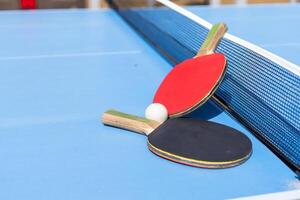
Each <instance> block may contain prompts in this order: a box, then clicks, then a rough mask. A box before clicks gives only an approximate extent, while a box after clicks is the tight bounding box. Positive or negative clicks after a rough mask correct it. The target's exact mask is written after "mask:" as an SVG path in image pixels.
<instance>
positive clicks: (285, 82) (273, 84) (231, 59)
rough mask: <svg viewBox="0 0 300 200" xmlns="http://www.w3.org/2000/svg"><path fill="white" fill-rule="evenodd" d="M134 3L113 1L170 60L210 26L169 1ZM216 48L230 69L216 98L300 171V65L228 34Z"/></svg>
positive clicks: (189, 49)
mask: <svg viewBox="0 0 300 200" xmlns="http://www.w3.org/2000/svg"><path fill="white" fill-rule="evenodd" d="M134 2H135V1H133V0H131V1H128V0H127V1H126V0H123V1H122V0H111V1H109V3H110V4H111V5H112V6H113V7H114V8H115V9H116V10H117V12H118V13H119V14H120V15H121V16H122V17H123V18H124V19H125V20H126V21H127V22H128V23H129V24H130V25H131V26H132V27H133V28H134V29H135V30H136V31H138V32H139V33H140V34H141V35H143V36H144V38H146V40H147V41H148V42H150V43H151V44H152V45H153V46H154V47H155V48H156V49H157V50H158V51H159V52H160V53H161V54H162V55H163V56H164V57H165V58H167V60H168V61H170V62H171V63H173V64H176V63H179V62H181V61H183V60H185V59H187V58H191V57H193V56H194V55H195V54H196V52H197V51H198V49H199V47H200V46H201V44H202V43H203V41H204V39H205V37H206V34H207V33H208V30H209V28H210V24H209V23H208V22H206V21H204V20H203V19H201V18H198V17H197V16H195V15H193V14H192V13H189V11H187V10H185V9H183V8H181V7H179V6H177V5H175V4H173V3H171V2H169V1H165V0H158V1H152V5H150V6H148V7H136V6H132V5H134ZM139 2H140V3H141V1H139ZM159 2H160V3H159ZM162 4H165V5H162ZM229 28H230V27H229ZM243 43H245V45H244V44H243ZM216 52H221V53H223V54H225V56H226V58H227V68H228V69H227V73H226V76H225V78H224V80H223V82H222V84H221V86H220V88H219V89H218V90H217V91H216V93H215V97H216V98H217V99H219V101H221V102H222V103H223V104H225V105H226V107H227V108H228V109H229V110H230V112H232V113H233V114H234V116H236V117H238V118H239V120H240V121H241V122H243V123H244V124H245V125H246V126H248V127H250V128H251V129H252V130H254V132H255V134H256V136H257V137H258V138H259V139H260V140H262V141H263V142H264V143H265V144H267V146H268V147H270V148H271V149H272V150H273V151H274V152H275V153H276V154H277V155H278V156H279V157H280V158H281V159H283V160H284V161H285V162H286V163H287V164H288V165H289V166H290V167H292V168H293V169H294V170H299V169H300V72H299V70H300V68H298V66H295V65H293V64H291V63H289V62H287V61H285V60H283V59H281V58H279V57H277V56H274V55H272V54H270V53H269V52H266V51H265V50H262V49H260V48H258V47H256V46H254V45H252V44H249V43H247V42H244V41H242V40H241V39H239V38H236V37H234V36H232V35H229V34H226V36H225V37H224V38H223V39H222V41H221V42H220V44H219V45H218V47H217V49H216ZM270 57H271V58H270Z"/></svg>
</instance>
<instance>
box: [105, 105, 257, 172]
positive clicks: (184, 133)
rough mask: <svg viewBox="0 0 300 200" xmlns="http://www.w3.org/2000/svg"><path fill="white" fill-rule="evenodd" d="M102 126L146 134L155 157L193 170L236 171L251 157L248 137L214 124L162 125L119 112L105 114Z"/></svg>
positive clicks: (194, 121)
mask: <svg viewBox="0 0 300 200" xmlns="http://www.w3.org/2000/svg"><path fill="white" fill-rule="evenodd" d="M102 122H103V123H104V124H106V125H110V126H114V127H119V128H123V129H127V130H131V131H134V132H138V133H142V134H145V135H147V137H148V148H149V149H150V151H152V152H153V153H154V154H156V155H158V156H160V157H163V158H165V159H168V160H171V161H174V162H177V163H181V164H186V165H190V166H195V167H202V168H227V167H233V166H236V165H239V164H241V163H243V162H245V161H246V160H247V159H248V158H249V157H250V155H251V153H252V143H251V141H250V140H249V138H248V137H247V136H246V135H244V134H243V133H241V132H239V131H237V130H235V129H233V128H230V127H228V126H225V125H222V124H218V123H214V122H208V121H202V120H197V119H188V118H174V119H168V120H166V121H165V122H163V123H162V124H160V123H158V122H156V121H154V120H149V119H146V118H141V117H137V116H133V115H129V114H126V113H122V112H118V111H116V110H108V111H106V112H105V113H104V114H103V116H102Z"/></svg>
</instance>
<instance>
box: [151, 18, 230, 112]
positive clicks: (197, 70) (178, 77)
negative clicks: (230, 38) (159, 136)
mask: <svg viewBox="0 0 300 200" xmlns="http://www.w3.org/2000/svg"><path fill="white" fill-rule="evenodd" d="M226 31H227V26H226V25H225V24H223V23H218V24H215V25H214V26H213V27H212V28H211V30H210V32H209V33H208V35H207V38H206V40H205V41H204V43H203V44H202V46H201V48H200V50H199V52H198V54H197V55H196V56H195V57H194V58H191V59H188V60H185V61H183V62H182V63H180V64H178V65H176V66H175V67H174V68H173V69H172V70H171V71H170V72H169V74H168V75H167V76H166V77H165V79H164V80H163V81H162V83H161V84H160V86H159V88H158V89H157V91H156V94H155V96H154V99H153V103H160V104H162V105H164V106H165V107H166V108H167V110H168V115H169V117H180V116H183V115H185V114H187V113H189V112H192V111H193V110H195V109H196V108H198V107H199V106H201V105H202V104H204V103H205V102H206V101H207V100H208V99H209V98H210V97H211V96H212V95H213V93H214V92H215V91H216V89H217V88H218V86H219V85H220V83H221V81H222V79H223V77H224V75H225V71H226V58H225V56H224V55H223V54H221V53H214V52H213V51H214V50H215V48H216V46H217V45H218V43H219V41H220V40H221V39H222V37H223V35H224V34H225V32H226Z"/></svg>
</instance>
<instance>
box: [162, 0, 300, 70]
mask: <svg viewBox="0 0 300 200" xmlns="http://www.w3.org/2000/svg"><path fill="white" fill-rule="evenodd" d="M156 1H158V2H160V3H162V4H164V5H165V6H168V7H170V8H172V9H173V10H175V11H176V12H178V13H180V14H182V15H184V16H186V17H188V18H190V19H191V20H193V21H195V22H197V23H199V24H201V25H203V26H205V27H206V28H208V29H210V28H211V27H212V24H210V23H209V22H208V21H206V20H204V19H202V18H200V17H199V16H197V15H195V14H194V13H192V12H190V11H188V10H186V9H184V8H182V7H180V6H178V5H176V4H175V3H173V2H171V1H169V0H156ZM224 37H225V38H227V39H229V40H231V41H233V42H235V43H237V44H240V45H242V46H245V47H247V48H248V49H250V50H252V51H254V52H257V53H259V54H261V55H263V56H265V57H266V58H268V59H270V60H272V61H273V62H275V63H277V64H279V65H281V66H283V67H284V68H286V69H287V70H289V71H291V72H293V73H294V74H296V75H297V76H300V67H299V66H297V65H295V64H293V63H291V62H289V61H287V60H285V59H283V58H281V57H279V56H277V55H275V54H273V53H271V52H269V51H267V50H265V49H263V48H261V47H258V46H256V45H254V44H252V43H250V42H247V41H245V40H243V39H241V38H238V37H236V36H233V35H231V34H228V33H226V34H225V36H224Z"/></svg>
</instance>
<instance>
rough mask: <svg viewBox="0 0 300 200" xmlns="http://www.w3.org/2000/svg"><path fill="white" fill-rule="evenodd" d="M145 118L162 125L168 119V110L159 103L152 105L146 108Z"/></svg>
mask: <svg viewBox="0 0 300 200" xmlns="http://www.w3.org/2000/svg"><path fill="white" fill-rule="evenodd" d="M145 117H146V118H147V119H151V120H155V121H157V122H160V123H163V122H164V121H166V120H167V119H168V110H167V108H166V107H165V106H164V105H162V104H160V103H152V104H150V105H149V106H148V107H147V109H146V111H145Z"/></svg>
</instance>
